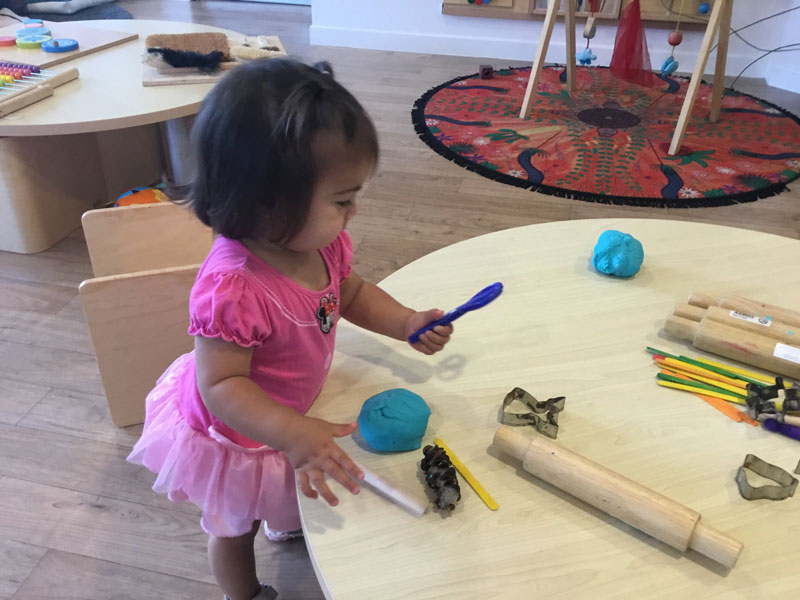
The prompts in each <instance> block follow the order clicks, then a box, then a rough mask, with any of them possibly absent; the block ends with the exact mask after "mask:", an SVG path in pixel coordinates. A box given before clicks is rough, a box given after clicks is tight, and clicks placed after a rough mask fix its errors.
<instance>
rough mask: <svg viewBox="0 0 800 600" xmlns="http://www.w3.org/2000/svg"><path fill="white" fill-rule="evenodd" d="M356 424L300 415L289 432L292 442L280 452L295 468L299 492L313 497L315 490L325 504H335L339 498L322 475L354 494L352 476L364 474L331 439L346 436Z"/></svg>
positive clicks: (356, 490)
mask: <svg viewBox="0 0 800 600" xmlns="http://www.w3.org/2000/svg"><path fill="white" fill-rule="evenodd" d="M356 427H357V424H356V423H349V424H347V425H337V424H335V423H329V422H328V421H323V420H322V419H315V418H313V417H301V420H300V421H299V425H298V426H297V428H296V429H295V430H294V431H292V438H293V442H292V444H291V445H290V446H288V447H287V448H286V449H285V450H284V452H285V453H286V455H287V456H288V457H289V461H290V462H291V463H292V466H293V467H294V468H295V469H296V471H297V474H298V476H299V478H300V489H301V490H302V492H303V494H305V495H306V496H308V497H309V498H317V496H318V494H317V492H319V493H320V494H322V497H323V498H325V500H327V501H328V504H330V505H331V506H336V505H337V504H338V503H339V500H338V499H337V498H336V496H335V495H334V493H333V492H331V490H330V488H329V487H328V484H327V483H326V482H325V475H326V474H327V475H328V476H330V477H333V479H335V480H336V481H338V482H339V483H341V484H342V485H343V486H344V487H346V488H347V489H348V490H350V491H351V492H352V493H353V494H357V493H358V491H359V490H358V485H357V484H356V482H355V481H354V479H355V480H361V479H363V478H364V474H363V473H362V472H361V470H360V469H359V468H358V466H356V463H354V462H353V461H352V459H351V458H350V457H349V456H347V454H345V452H344V450H342V449H341V448H340V447H339V446H338V444H336V442H334V441H333V438H337V437H345V436H348V435H350V434H351V433H353V431H355V429H356ZM312 486H313V487H312ZM314 488H316V491H315V490H314Z"/></svg>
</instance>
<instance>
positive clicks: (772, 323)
mask: <svg viewBox="0 0 800 600" xmlns="http://www.w3.org/2000/svg"><path fill="white" fill-rule="evenodd" d="M672 314H673V315H675V316H676V317H683V318H684V319H690V320H692V321H702V320H703V319H710V320H712V321H717V322H718V323H724V324H725V325H730V326H731V327H738V328H739V329H744V330H745V331H752V332H753V333H757V334H759V335H765V336H767V337H771V338H774V339H776V340H780V341H781V342H783V343H784V344H790V345H800V327H793V326H792V325H789V324H788V323H784V322H783V321H779V320H777V319H766V318H764V317H763V316H760V315H757V314H756V315H753V314H748V313H743V312H739V311H737V310H731V309H729V308H722V307H721V306H709V307H708V308H700V307H699V306H692V305H691V304H678V305H676V306H675V310H673V311H672Z"/></svg>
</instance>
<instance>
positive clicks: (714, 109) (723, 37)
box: [708, 0, 733, 123]
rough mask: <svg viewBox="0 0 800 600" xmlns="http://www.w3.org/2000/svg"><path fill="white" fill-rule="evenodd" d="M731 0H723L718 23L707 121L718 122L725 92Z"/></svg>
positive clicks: (731, 10)
mask: <svg viewBox="0 0 800 600" xmlns="http://www.w3.org/2000/svg"><path fill="white" fill-rule="evenodd" d="M732 13H733V0H725V10H724V12H723V13H722V17H721V19H720V22H719V41H718V42H717V64H716V66H715V67H714V89H713V90H712V92H711V113H710V114H709V116H708V120H709V121H711V122H712V123H716V122H717V121H719V111H720V108H721V107H722V93H723V92H724V91H725V64H726V62H727V58H728V40H729V39H730V36H731V14H732Z"/></svg>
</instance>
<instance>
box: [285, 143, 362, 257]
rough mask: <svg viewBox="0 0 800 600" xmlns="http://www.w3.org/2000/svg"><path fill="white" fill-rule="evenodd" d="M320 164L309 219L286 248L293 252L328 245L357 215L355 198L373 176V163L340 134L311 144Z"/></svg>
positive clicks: (315, 158)
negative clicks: (371, 175) (370, 176)
mask: <svg viewBox="0 0 800 600" xmlns="http://www.w3.org/2000/svg"><path fill="white" fill-rule="evenodd" d="M312 151H313V153H314V160H315V161H316V164H317V165H319V174H318V177H317V182H316V185H315V186H314V192H313V194H312V197H311V206H310V207H309V212H308V219H307V220H306V222H305V224H304V225H303V227H302V229H301V230H300V231H299V232H298V233H297V235H296V236H294V237H293V238H292V240H291V241H290V242H289V243H288V244H286V247H287V248H288V249H290V250H294V251H295V252H310V251H314V250H319V249H320V248H324V247H325V246H327V245H328V244H330V243H331V242H332V241H333V240H335V239H336V236H338V235H339V233H340V232H341V231H342V230H343V229H344V228H345V227H346V226H347V223H348V221H350V219H352V218H353V217H354V216H355V214H356V210H357V208H356V196H357V194H358V192H359V190H361V188H362V186H363V185H364V182H365V181H366V180H367V178H368V177H369V175H370V174H371V173H372V168H373V163H372V161H371V160H370V159H368V158H367V157H366V156H364V153H363V152H359V151H358V149H356V148H354V147H353V145H349V144H347V142H346V141H345V139H344V137H343V136H342V135H336V134H332V133H321V134H319V135H318V136H317V137H316V138H315V139H314V142H313V143H312Z"/></svg>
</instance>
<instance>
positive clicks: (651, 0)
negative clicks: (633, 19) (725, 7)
mask: <svg viewBox="0 0 800 600" xmlns="http://www.w3.org/2000/svg"><path fill="white" fill-rule="evenodd" d="M704 1H708V2H709V4H711V6H712V7H713V5H714V0H663V1H662V0H640V3H641V7H642V20H643V21H667V22H669V23H675V22H676V21H677V19H678V14H679V13H680V12H681V2H683V14H682V16H681V27H683V26H684V25H688V24H691V23H695V24H697V23H701V24H705V23H707V22H708V17H709V15H710V14H711V11H708V12H707V13H706V14H704V15H701V14H700V13H699V12H697V7H698V6H700V4H702V3H703V2H704ZM630 2H631V0H625V2H624V3H623V4H624V5H625V6H627V5H628V4H630Z"/></svg>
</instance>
